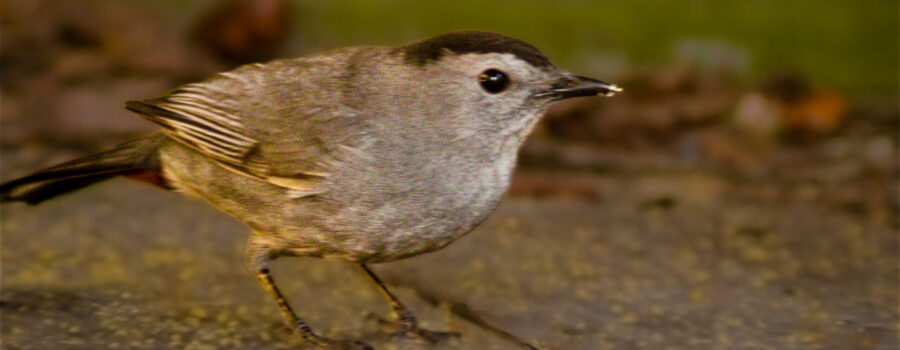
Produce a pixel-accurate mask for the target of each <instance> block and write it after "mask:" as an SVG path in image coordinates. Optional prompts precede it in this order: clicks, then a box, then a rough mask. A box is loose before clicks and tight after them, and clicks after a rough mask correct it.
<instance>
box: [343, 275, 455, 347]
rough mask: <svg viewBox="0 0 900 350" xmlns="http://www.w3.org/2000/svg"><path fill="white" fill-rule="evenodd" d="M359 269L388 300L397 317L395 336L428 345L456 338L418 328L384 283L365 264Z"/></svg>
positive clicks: (413, 318)
mask: <svg viewBox="0 0 900 350" xmlns="http://www.w3.org/2000/svg"><path fill="white" fill-rule="evenodd" d="M359 267H361V268H362V270H363V271H365V273H366V275H368V276H369V277H370V278H371V279H372V280H373V281H375V284H377V285H378V288H379V289H380V290H381V292H382V293H383V294H384V296H386V297H387V298H388V300H390V302H391V309H393V310H394V315H395V316H396V317H397V321H398V323H399V328H400V329H399V330H398V331H397V332H396V333H394V334H395V335H398V336H402V337H407V338H419V339H423V340H425V341H427V342H429V343H437V342H438V341H440V340H442V339H444V338H447V337H449V336H454V337H458V336H459V333H456V332H438V331H430V330H427V329H422V328H419V325H418V323H417V322H416V317H415V316H413V314H412V312H410V311H409V309H408V308H406V306H405V305H403V303H401V302H400V300H399V299H397V297H396V296H394V293H391V291H390V290H388V289H387V286H385V285H384V282H382V281H381V279H380V278H378V276H377V275H375V273H374V272H372V270H370V269H369V267H368V266H366V265H365V264H359Z"/></svg>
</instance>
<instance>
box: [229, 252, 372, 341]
mask: <svg viewBox="0 0 900 350" xmlns="http://www.w3.org/2000/svg"><path fill="white" fill-rule="evenodd" d="M273 260H274V255H273V254H272V253H271V250H269V249H267V248H263V247H261V246H259V245H255V244H252V241H251V244H249V245H248V247H247V265H248V266H250V269H252V270H253V272H254V273H256V278H258V279H259V282H260V284H262V286H263V288H265V290H266V291H267V292H269V295H271V296H272V298H274V299H275V302H277V303H278V308H280V309H281V313H282V314H283V315H284V320H285V322H286V323H287V326H288V328H290V329H291V330H293V331H296V332H298V333H299V334H300V336H301V337H303V340H304V341H305V342H306V343H307V344H308V345H311V346H316V347H319V348H330V349H354V350H356V349H360V350H363V349H369V350H371V349H372V347H370V346H368V345H366V344H364V343H361V342H358V341H339V340H331V339H327V338H324V337H321V336H319V335H318V334H316V333H315V332H313V330H312V328H310V327H309V325H308V324H306V322H304V321H303V320H301V319H300V318H299V317H297V314H295V313H294V310H292V309H291V305H290V304H288V302H287V299H285V298H284V295H282V294H281V291H279V290H278V287H277V286H276V285H275V280H273V279H272V275H271V274H270V273H269V265H270V264H271V262H272V261H273Z"/></svg>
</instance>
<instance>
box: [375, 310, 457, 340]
mask: <svg viewBox="0 0 900 350" xmlns="http://www.w3.org/2000/svg"><path fill="white" fill-rule="evenodd" d="M369 318H374V319H375V320H376V321H378V323H379V324H381V325H384V326H390V327H393V328H394V329H395V330H394V331H393V332H391V336H392V337H394V338H400V339H411V340H416V341H419V342H423V343H429V344H437V343H440V342H442V341H444V340H447V339H448V338H459V337H460V334H459V332H443V331H432V330H428V329H425V328H421V327H419V324H418V322H416V320H415V318H412V317H409V316H408V315H407V317H404V318H403V319H401V320H400V321H399V322H396V321H395V322H391V321H388V320H385V319H383V318H381V317H378V316H376V315H369Z"/></svg>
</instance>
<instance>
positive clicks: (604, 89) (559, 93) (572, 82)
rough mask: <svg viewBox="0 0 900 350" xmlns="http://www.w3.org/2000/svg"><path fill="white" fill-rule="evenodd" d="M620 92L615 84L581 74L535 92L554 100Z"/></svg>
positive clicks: (611, 94)
mask: <svg viewBox="0 0 900 350" xmlns="http://www.w3.org/2000/svg"><path fill="white" fill-rule="evenodd" d="M619 92H622V88H620V87H618V86H616V85H615V84H610V83H607V82H602V81H599V80H596V79H591V78H587V77H581V76H568V77H566V78H563V79H562V80H561V81H560V82H558V83H556V84H553V86H552V87H551V88H550V89H547V90H544V91H543V92H540V93H538V94H537V96H538V97H551V98H553V100H554V101H556V100H564V99H567V98H572V97H582V96H607V97H608V96H613V95H615V94H616V93H619Z"/></svg>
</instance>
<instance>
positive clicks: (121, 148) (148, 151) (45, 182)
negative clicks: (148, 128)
mask: <svg viewBox="0 0 900 350" xmlns="http://www.w3.org/2000/svg"><path fill="white" fill-rule="evenodd" d="M162 140H163V136H162V135H154V136H151V137H146V138H142V139H138V140H135V141H132V142H128V143H124V144H121V145H118V146H116V147H114V148H112V149H110V150H107V151H103V152H99V153H95V154H91V155H88V156H85V157H82V158H78V159H75V160H71V161H68V162H65V163H62V164H59V165H55V166H52V167H49V168H47V169H44V170H40V171H38V172H35V173H33V174H31V175H27V176H24V177H21V178H18V179H15V180H12V181H9V182H6V183H3V184H0V202H16V201H18V202H25V203H28V204H37V203H40V202H43V201H45V200H47V199H50V198H53V197H56V196H58V195H61V194H64V193H68V192H71V191H75V190H78V189H81V188H84V187H87V186H90V185H92V184H94V183H97V182H101V181H104V180H107V179H109V178H112V177H114V176H117V175H131V174H143V173H152V174H158V173H159V160H158V158H157V155H156V151H157V149H158V148H159V145H160V143H161V142H162Z"/></svg>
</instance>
